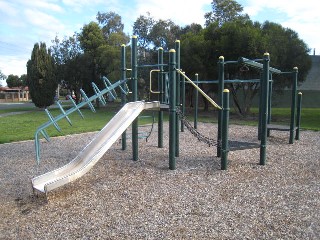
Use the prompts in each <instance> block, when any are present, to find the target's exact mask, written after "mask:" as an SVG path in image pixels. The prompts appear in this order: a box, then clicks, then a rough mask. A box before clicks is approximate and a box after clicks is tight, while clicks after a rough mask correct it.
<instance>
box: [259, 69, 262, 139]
mask: <svg viewBox="0 0 320 240" xmlns="http://www.w3.org/2000/svg"><path fill="white" fill-rule="evenodd" d="M262 82H263V74H261V75H260V88H259V120H258V140H261V123H262V102H263V98H262Z"/></svg>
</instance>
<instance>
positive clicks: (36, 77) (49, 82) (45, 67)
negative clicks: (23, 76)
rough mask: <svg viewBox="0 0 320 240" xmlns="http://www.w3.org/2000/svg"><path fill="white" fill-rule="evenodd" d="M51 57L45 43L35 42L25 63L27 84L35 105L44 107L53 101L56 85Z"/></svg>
mask: <svg viewBox="0 0 320 240" xmlns="http://www.w3.org/2000/svg"><path fill="white" fill-rule="evenodd" d="M55 73H56V70H55V64H54V60H53V57H52V56H51V53H50V51H48V50H47V47H46V44H45V43H42V42H41V43H40V44H39V43H36V44H35V45H34V47H33V50H32V54H31V59H30V60H29V61H28V63H27V76H28V80H27V84H28V87H29V91H30V94H31V98H32V101H33V103H34V104H35V105H36V107H39V108H46V107H48V106H50V105H51V104H53V103H54V97H55V95H56V89H57V86H58V83H57V79H56V75H55Z"/></svg>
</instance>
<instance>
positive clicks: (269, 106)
mask: <svg viewBox="0 0 320 240" xmlns="http://www.w3.org/2000/svg"><path fill="white" fill-rule="evenodd" d="M268 87H269V96H268V121H267V124H270V123H271V113H272V111H271V107H272V106H271V105H272V73H270V81H269V85H268ZM269 136H270V130H269V129H267V137H269Z"/></svg>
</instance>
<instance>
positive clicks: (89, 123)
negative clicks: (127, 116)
mask: <svg viewBox="0 0 320 240" xmlns="http://www.w3.org/2000/svg"><path fill="white" fill-rule="evenodd" d="M117 109H119V108H117V106H111V107H110V106H108V107H105V108H100V109H97V112H96V113H93V112H91V110H89V109H82V110H81V111H82V113H83V115H84V116H85V119H82V118H81V117H80V115H79V114H78V113H77V112H75V113H73V114H71V115H70V119H71V121H72V123H73V126H70V125H69V123H68V122H67V121H66V120H65V119H62V120H60V121H59V122H58V124H59V126H60V127H61V129H62V132H61V133H59V132H58V131H57V130H56V129H55V128H54V127H53V126H51V127H49V128H48V129H47V132H48V134H49V135H50V136H51V137H54V136H61V135H68V134H75V133H83V132H92V131H99V130H100V129H101V128H102V127H104V126H105V124H106V123H107V122H108V121H109V120H110V119H111V118H112V117H113V116H114V114H115V113H116V111H117ZM30 110H33V111H30ZM15 111H30V112H26V113H24V114H19V115H11V116H6V117H1V118H0V132H1V134H0V143H8V142H16V141H22V140H33V139H34V133H35V131H36V129H37V128H38V127H39V126H40V125H41V124H43V123H45V122H47V121H48V117H47V115H46V114H45V112H44V111H42V110H38V109H35V108H33V109H20V110H17V108H13V109H6V110H3V111H1V113H3V112H15ZM50 112H51V113H52V115H53V116H57V115H59V114H60V110H58V109H51V110H50ZM252 112H253V115H252V116H251V117H250V118H249V119H242V118H239V117H238V116H237V115H235V114H231V119H230V123H231V124H242V125H252V126H257V113H258V109H256V108H254V109H252ZM143 115H151V112H148V111H146V112H144V113H143ZM157 115H158V114H157V113H155V118H157ZM216 115H217V114H216V112H214V113H212V112H209V113H205V112H199V120H198V121H199V122H216V119H217V118H216ZM188 119H189V120H190V121H193V113H189V114H188ZM272 119H273V121H272V122H273V123H276V124H286V125H288V124H289V122H290V109H289V108H273V109H272ZM164 120H165V121H168V114H167V113H165V114H164ZM150 122H152V118H140V120H139V125H140V124H141V125H142V124H146V123H150ZM301 127H302V128H303V129H308V130H315V131H320V108H303V110H302V116H301Z"/></svg>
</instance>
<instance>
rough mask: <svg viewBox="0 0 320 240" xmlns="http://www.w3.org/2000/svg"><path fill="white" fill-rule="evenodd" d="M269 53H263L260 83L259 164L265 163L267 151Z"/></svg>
mask: <svg viewBox="0 0 320 240" xmlns="http://www.w3.org/2000/svg"><path fill="white" fill-rule="evenodd" d="M269 65H270V58H269V53H265V54H264V55H263V77H262V84H261V87H262V89H261V91H262V98H261V100H262V103H261V106H262V109H261V113H262V114H261V143H260V165H265V164H266V151H267V122H268V92H269V91H268V90H269V76H270V75H269Z"/></svg>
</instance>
